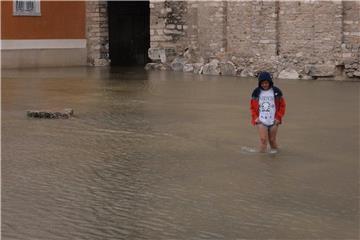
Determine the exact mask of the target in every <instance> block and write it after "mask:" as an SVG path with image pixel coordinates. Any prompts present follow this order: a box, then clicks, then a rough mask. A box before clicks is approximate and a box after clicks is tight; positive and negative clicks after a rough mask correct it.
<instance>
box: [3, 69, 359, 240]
mask: <svg viewBox="0 0 360 240" xmlns="http://www.w3.org/2000/svg"><path fill="white" fill-rule="evenodd" d="M275 85H276V86H278V87H280V88H281V89H282V91H283V93H284V97H285V99H286V101H287V113H286V115H285V117H284V122H283V124H282V125H281V127H280V129H279V133H278V141H279V145H280V149H281V150H280V152H279V153H277V154H260V153H250V152H246V151H243V150H242V149H244V147H245V148H256V147H257V144H258V135H257V131H256V129H255V128H254V127H253V126H252V125H251V124H250V111H249V101H250V96H251V92H252V90H253V89H254V88H255V87H256V86H257V80H256V79H250V78H249V79H246V78H245V79H244V78H239V77H219V76H203V75H193V74H186V73H174V72H157V71H153V72H145V71H144V70H142V69H122V68H119V69H112V70H110V69H109V68H57V69H55V68H48V69H45V68H44V69H27V70H21V71H19V70H3V71H2V141H1V143H2V161H1V165H2V174H1V175H2V239H4V240H14V239H26V240H33V239H34V240H35V239H36V240H58V239H63V240H65V239H66V240H69V239H81V240H82V239H91V240H95V239H96V240H102V239H107V240H108V239H151V240H154V239H184V240H185V239H186V240H195V239H358V238H359V230H358V228H359V205H358V203H359V124H360V123H359V87H360V82H339V81H336V82H335V81H319V80H318V81H316V80H311V81H310V80H277V79H275ZM64 108H73V109H74V113H75V116H74V117H73V118H71V119H31V118H27V117H26V110H29V109H64Z"/></svg>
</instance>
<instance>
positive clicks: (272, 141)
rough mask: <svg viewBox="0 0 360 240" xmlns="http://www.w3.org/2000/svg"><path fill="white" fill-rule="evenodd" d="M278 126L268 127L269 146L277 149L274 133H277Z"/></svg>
mask: <svg viewBox="0 0 360 240" xmlns="http://www.w3.org/2000/svg"><path fill="white" fill-rule="evenodd" d="M278 128H279V126H278V125H274V126H272V127H271V128H270V129H269V142H270V147H271V148H272V149H278V145H277V142H276V134H277V131H278Z"/></svg>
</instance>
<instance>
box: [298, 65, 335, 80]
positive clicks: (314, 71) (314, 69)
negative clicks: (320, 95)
mask: <svg viewBox="0 0 360 240" xmlns="http://www.w3.org/2000/svg"><path fill="white" fill-rule="evenodd" d="M305 73H306V74H308V75H309V76H312V77H333V76H334V75H335V65H329V64H308V65H305Z"/></svg>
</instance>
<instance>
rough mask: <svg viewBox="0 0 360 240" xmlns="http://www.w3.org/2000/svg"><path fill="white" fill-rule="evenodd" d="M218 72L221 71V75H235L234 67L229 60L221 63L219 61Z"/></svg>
mask: <svg viewBox="0 0 360 240" xmlns="http://www.w3.org/2000/svg"><path fill="white" fill-rule="evenodd" d="M220 72H221V75H230V76H235V75H236V67H235V65H234V64H233V63H232V62H230V61H228V62H226V63H224V62H222V63H220Z"/></svg>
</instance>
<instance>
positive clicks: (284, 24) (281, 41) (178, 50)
mask: <svg viewBox="0 0 360 240" xmlns="http://www.w3.org/2000/svg"><path fill="white" fill-rule="evenodd" d="M150 3H151V26H150V28H151V48H150V49H149V57H150V58H151V59H152V60H153V61H154V62H155V63H153V64H150V65H149V66H148V68H159V69H173V70H182V71H190V72H191V71H193V72H196V73H204V74H207V73H209V74H231V75H241V76H254V75H256V73H257V72H258V71H260V70H264V69H265V70H269V71H271V72H272V73H274V75H275V76H278V77H282V78H318V77H336V78H338V79H342V78H343V76H344V75H343V74H346V77H360V70H359V45H360V24H359V22H360V21H359V17H360V16H359V12H360V2H358V1H344V2H342V1H314V0H306V1H296V2H294V1H210V2H205V1H167V0H162V1H160V0H155V1H154V0H152V1H150ZM174 19H176V22H174ZM174 29H175V30H176V31H172V30H174ZM169 30H171V31H169ZM208 64H210V65H211V67H210V68H209V67H208V66H207V65H208ZM222 66H225V68H224V69H225V70H221V69H222ZM233 68H234V69H233ZM208 69H212V70H211V71H208ZM229 69H230V71H228V70H229Z"/></svg>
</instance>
